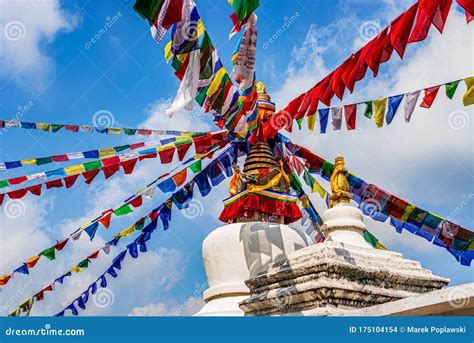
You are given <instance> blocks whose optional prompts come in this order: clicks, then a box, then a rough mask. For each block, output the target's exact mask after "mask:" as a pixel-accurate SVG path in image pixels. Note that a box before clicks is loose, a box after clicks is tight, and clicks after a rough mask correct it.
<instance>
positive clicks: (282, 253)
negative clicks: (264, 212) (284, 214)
mask: <svg viewBox="0 0 474 343" xmlns="http://www.w3.org/2000/svg"><path fill="white" fill-rule="evenodd" d="M309 244H312V242H311V241H310V238H309V237H307V236H306V235H304V234H303V233H301V232H299V231H297V230H295V229H292V228H290V227H289V226H287V225H282V224H277V223H263V222H253V223H252V222H250V223H234V224H228V225H224V226H222V227H220V228H218V229H216V230H214V231H213V232H211V233H210V234H209V235H208V236H207V237H206V239H205V240H204V243H203V247H202V250H203V261H204V266H205V268H206V276H207V280H208V284H209V288H208V289H207V290H206V291H205V292H204V301H205V302H206V304H205V305H204V307H203V308H202V309H201V310H200V311H199V312H198V313H197V314H196V315H197V316H243V314H244V312H243V311H242V310H241V309H240V308H239V302H241V301H243V300H244V299H246V298H248V297H249V295H250V292H249V289H248V287H247V286H246V285H245V280H248V279H249V278H252V277H255V276H256V275H258V273H260V272H262V271H264V270H266V269H267V268H268V266H269V265H270V264H271V263H273V262H277V261H281V260H285V259H286V258H287V257H288V255H290V254H292V253H294V252H295V251H297V250H299V249H302V248H304V247H306V246H308V245H309Z"/></svg>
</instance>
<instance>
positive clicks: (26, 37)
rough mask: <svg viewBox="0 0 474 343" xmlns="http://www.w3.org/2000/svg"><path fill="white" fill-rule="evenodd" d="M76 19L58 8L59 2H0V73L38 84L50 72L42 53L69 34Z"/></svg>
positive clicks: (47, 0) (7, 0)
mask: <svg viewBox="0 0 474 343" xmlns="http://www.w3.org/2000/svg"><path fill="white" fill-rule="evenodd" d="M77 23H78V17H77V16H76V15H72V14H71V13H67V12H66V11H64V10H63V9H62V8H61V4H60V1H59V0H43V1H32V0H31V1H15V0H1V1H0V27H1V29H2V32H1V35H0V45H1V46H2V48H1V49H0V61H1V65H2V68H1V69H2V71H1V73H3V74H5V75H7V76H8V77H10V79H12V78H15V77H17V76H19V77H25V78H26V79H27V80H28V81H30V82H33V83H37V82H40V81H41V78H42V77H43V76H44V75H45V73H47V72H48V71H49V70H50V67H51V59H50V57H49V56H48V55H47V53H46V51H45V47H46V45H47V44H48V43H51V42H52V41H53V40H54V39H55V37H56V36H57V35H58V33H59V32H61V31H71V30H73V29H74V28H75V27H76V25H77Z"/></svg>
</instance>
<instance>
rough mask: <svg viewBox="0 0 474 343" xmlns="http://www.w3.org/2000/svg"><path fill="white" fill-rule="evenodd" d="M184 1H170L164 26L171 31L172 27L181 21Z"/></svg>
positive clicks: (164, 18)
mask: <svg viewBox="0 0 474 343" xmlns="http://www.w3.org/2000/svg"><path fill="white" fill-rule="evenodd" d="M182 9H183V0H170V2H169V4H168V8H167V9H166V13H165V15H164V17H163V22H162V26H163V27H164V28H165V29H169V28H170V27H171V25H173V24H174V23H177V22H179V21H181V14H182V12H183V11H182ZM188 34H189V33H188Z"/></svg>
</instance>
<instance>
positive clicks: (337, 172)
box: [329, 156, 352, 208]
mask: <svg viewBox="0 0 474 343" xmlns="http://www.w3.org/2000/svg"><path fill="white" fill-rule="evenodd" d="M347 174H349V172H348V171H347V169H346V165H345V163H344V157H342V156H337V157H336V165H335V166H334V171H333V172H332V175H331V179H330V182H331V192H332V194H331V195H330V196H329V200H331V202H330V204H329V207H330V208H331V207H334V206H335V205H336V204H341V203H342V204H349V202H350V200H351V198H352V194H351V193H350V190H351V187H350V186H349V182H348V181H347Z"/></svg>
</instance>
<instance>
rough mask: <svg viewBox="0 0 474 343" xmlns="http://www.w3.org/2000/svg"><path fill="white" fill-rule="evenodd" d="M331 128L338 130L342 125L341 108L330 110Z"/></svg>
mask: <svg viewBox="0 0 474 343" xmlns="http://www.w3.org/2000/svg"><path fill="white" fill-rule="evenodd" d="M331 116H332V128H333V129H334V130H340V129H341V124H342V106H340V107H333V108H331Z"/></svg>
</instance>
